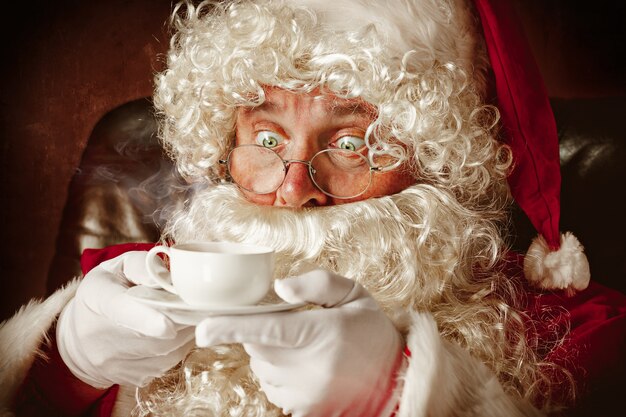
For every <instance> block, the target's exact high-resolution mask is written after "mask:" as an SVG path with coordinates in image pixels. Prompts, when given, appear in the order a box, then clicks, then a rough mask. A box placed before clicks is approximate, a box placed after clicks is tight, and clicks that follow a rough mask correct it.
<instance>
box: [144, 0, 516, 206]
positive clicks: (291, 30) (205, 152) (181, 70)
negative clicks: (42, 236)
mask: <svg viewBox="0 0 626 417" xmlns="http://www.w3.org/2000/svg"><path fill="white" fill-rule="evenodd" d="M470 7H471V5H470V4H469V3H468V2H467V1H465V0H454V1H453V0H443V1H442V0H398V1H374V0H351V1H308V0H289V1H287V0H285V1H280V0H278V1H265V0H261V1H254V2H251V1H239V0H236V1H232V2H223V3H215V2H203V3H201V4H199V5H198V6H197V7H196V6H192V5H190V4H185V7H183V6H180V8H179V9H178V10H177V11H176V13H175V14H174V18H173V26H174V28H175V30H176V33H175V34H174V36H173V37H172V41H171V50H170V52H169V55H168V69H167V70H166V71H165V72H163V73H161V74H160V75H158V77H157V80H156V81H157V89H156V94H155V97H154V100H155V105H156V108H157V109H158V112H159V115H160V116H161V121H162V123H161V136H162V138H163V142H164V144H165V147H166V149H167V150H168V151H169V152H170V154H171V155H172V157H173V158H174V159H175V160H176V162H177V166H178V169H179V170H180V172H181V173H182V174H183V175H185V176H186V177H188V178H190V179H191V180H192V181H198V180H202V179H203V178H204V179H208V180H209V181H216V180H217V179H218V178H220V177H222V175H223V173H222V172H220V168H219V165H218V164H217V161H218V159H220V158H221V157H223V156H224V155H225V154H226V153H227V151H228V150H229V148H230V147H232V146H233V141H234V124H235V112H236V109H237V108H238V107H240V106H257V105H259V104H261V103H262V102H263V101H264V98H265V92H264V88H265V87H268V86H273V87H279V88H283V89H287V90H291V91H304V92H311V91H314V90H316V89H320V90H321V91H328V92H332V93H334V94H336V95H337V96H340V97H346V98H350V97H361V98H362V99H364V100H365V101H367V102H369V103H371V104H373V105H374V106H376V108H377V113H378V114H377V118H376V120H375V121H374V123H373V124H372V125H371V126H370V129H369V130H368V132H367V137H366V142H367V145H368V147H369V149H370V157H371V158H372V157H373V156H375V155H377V154H380V153H383V154H386V155H390V156H392V157H394V158H396V161H397V162H398V163H400V162H409V163H411V165H412V166H413V167H414V169H415V170H416V175H417V176H418V177H419V178H421V179H423V180H424V181H429V182H434V183H437V184H440V185H442V186H445V187H449V188H451V189H453V191H454V192H455V194H456V196H457V198H461V199H476V198H480V197H481V196H484V193H485V191H487V190H488V189H489V188H490V186H492V185H493V183H494V178H493V176H494V175H495V176H496V177H497V178H503V177H504V176H505V175H506V170H507V168H508V164H509V162H510V157H509V155H508V153H506V152H503V151H502V150H503V149H504V148H503V147H501V145H500V144H499V143H498V142H496V141H494V140H493V138H492V136H491V129H492V127H493V126H494V124H495V123H496V121H497V117H498V116H497V110H496V109H495V108H494V107H491V106H486V105H482V103H483V99H482V96H483V95H484V92H485V89H486V87H485V86H486V82H485V73H486V69H487V65H488V60H487V57H486V53H485V50H484V46H483V42H482V40H481V39H482V38H480V37H479V36H478V35H477V34H478V33H479V31H478V30H477V25H478V23H477V22H476V20H475V18H474V15H473V14H472V13H468V10H469V9H470Z"/></svg>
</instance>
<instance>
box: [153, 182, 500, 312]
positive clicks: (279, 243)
mask: <svg viewBox="0 0 626 417" xmlns="http://www.w3.org/2000/svg"><path fill="white" fill-rule="evenodd" d="M482 215H483V217H479V216H478V215H477V213H475V212H472V211H470V210H467V209H465V208H464V207H462V206H461V205H460V204H458V203H457V202H456V200H454V199H453V198H452V197H451V196H449V195H448V194H446V193H445V192H443V191H441V190H440V189H437V188H435V187H432V186H429V185H424V184H418V185H415V186H412V187H410V188H408V189H406V190H405V191H403V192H401V193H398V194H395V195H391V196H386V197H381V198H375V199H369V200H365V201H360V202H355V203H350V204H343V205H336V206H328V207H315V208H298V209H292V208H276V207H271V206H259V205H256V204H253V203H251V202H249V201H247V200H245V198H244V197H243V196H242V195H241V194H240V193H239V191H238V189H237V188H236V187H235V186H233V185H217V186H212V187H210V188H207V189H204V190H200V191H197V192H196V194H195V195H194V196H193V197H192V198H191V200H190V203H189V204H188V206H187V207H185V208H184V209H183V210H182V211H180V212H179V213H178V214H177V215H176V216H174V218H173V220H172V221H170V223H169V224H168V225H167V228H166V230H165V232H166V235H167V236H168V237H170V238H173V240H174V241H176V242H179V243H181V242H185V241H198V240H201V241H210V240H225V241H232V242H245V243H251V244H258V245H263V246H270V247H272V248H274V249H275V250H276V253H277V263H276V265H277V271H276V275H277V277H284V276H290V275H295V274H298V272H301V271H302V270H306V269H310V267H311V265H315V266H317V267H322V268H327V269H330V270H333V271H335V272H337V273H339V274H341V275H343V276H346V277H348V278H351V279H354V280H356V281H358V282H360V283H361V284H362V285H364V286H365V287H366V288H367V289H368V290H369V291H370V292H371V293H372V294H373V295H374V296H375V297H376V298H377V299H378V301H379V302H380V303H381V304H382V305H383V306H389V307H391V306H394V307H408V306H412V307H414V308H419V307H421V308H423V307H424V305H425V304H426V305H428V304H430V302H431V301H432V299H433V298H434V297H437V296H439V295H440V294H441V292H442V291H443V288H442V287H445V286H450V285H454V283H455V281H456V280H457V278H458V277H459V276H464V275H465V274H467V273H470V272H469V269H470V268H471V265H470V264H469V263H468V262H467V260H466V259H465V257H467V256H472V257H473V258H474V259H473V262H476V261H482V262H485V261H486V262H487V263H489V262H495V258H496V257H497V256H496V253H497V252H498V248H499V247H500V245H499V240H497V239H499V238H496V236H498V233H497V230H496V229H495V226H494V225H493V224H492V222H489V221H484V213H482ZM479 219H480V220H479ZM472 242H478V243H479V244H480V245H482V246H485V245H486V246H487V248H486V249H485V248H482V250H478V251H477V252H478V253H472V250H471V248H472V247H474V246H476V243H472ZM468 248H469V250H468ZM490 249H491V251H490ZM477 256H478V257H482V258H480V259H477V258H476V257H477Z"/></svg>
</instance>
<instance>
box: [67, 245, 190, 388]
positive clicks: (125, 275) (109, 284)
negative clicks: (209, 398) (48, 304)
mask: <svg viewBox="0 0 626 417" xmlns="http://www.w3.org/2000/svg"><path fill="white" fill-rule="evenodd" d="M146 253H147V252H143V251H141V252H139V251H137V252H127V253H125V254H123V255H120V256H118V257H116V258H113V259H111V260H108V261H106V262H103V263H101V264H100V265H98V266H97V267H95V268H94V269H93V270H91V271H90V272H89V273H88V274H87V275H85V278H84V279H83V281H82V282H81V283H80V285H79V287H78V290H77V291H76V295H75V297H74V298H73V299H72V300H71V301H70V302H69V303H68V304H67V305H66V306H65V308H64V309H63V311H62V312H61V316H60V317H59V321H58V324H57V345H58V348H59V353H60V354H61V358H63V361H64V362H65V364H66V365H67V367H68V368H69V369H70V371H71V372H72V373H73V374H74V375H75V376H76V377H78V378H79V379H80V380H82V381H83V382H85V383H87V384H89V385H91V386H93V387H96V388H107V387H110V386H111V385H113V384H130V385H135V386H142V385H145V384H146V383H147V382H149V381H150V379H152V378H154V377H156V376H160V375H162V374H163V373H164V372H165V371H167V370H168V369H170V368H171V367H172V366H174V365H175V364H177V363H178V362H179V361H180V360H181V359H182V358H183V357H184V356H185V354H186V353H187V352H188V351H189V350H190V349H191V348H192V347H193V337H194V334H193V328H192V327H188V326H182V325H177V324H174V323H173V322H172V321H171V320H170V319H169V318H167V317H166V316H165V315H164V314H163V313H161V312H159V311H157V310H155V309H154V308H151V307H149V306H146V305H144V304H142V303H141V302H138V301H136V300H135V299H133V298H132V297H131V296H129V295H128V294H126V291H127V290H128V288H130V287H131V286H132V285H133V284H144V285H150V286H152V282H151V278H149V276H148V274H147V272H146V271H145V267H144V265H145V257H146Z"/></svg>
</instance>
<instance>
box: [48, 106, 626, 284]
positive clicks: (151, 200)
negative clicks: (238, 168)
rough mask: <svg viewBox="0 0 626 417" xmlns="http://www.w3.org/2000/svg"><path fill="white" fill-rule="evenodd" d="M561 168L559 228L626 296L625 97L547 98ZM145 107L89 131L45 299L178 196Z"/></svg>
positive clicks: (153, 233)
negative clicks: (87, 255)
mask: <svg viewBox="0 0 626 417" xmlns="http://www.w3.org/2000/svg"><path fill="white" fill-rule="evenodd" d="M552 107H553V110H554V113H555V117H556V121H557V127H558V132H559V139H560V149H561V167H562V176H563V181H562V195H561V230H564V231H572V232H574V234H576V235H577V236H578V238H579V239H580V241H581V242H582V243H583V244H584V245H585V248H586V252H587V255H588V257H589V261H590V264H591V273H592V278H593V279H594V280H596V281H599V282H601V283H603V284H605V285H607V286H610V287H613V288H616V289H619V290H621V291H622V292H625V293H626V242H625V239H624V237H625V236H626V216H625V215H624V213H626V204H625V203H624V197H623V195H622V194H623V193H624V189H625V187H624V182H625V181H626V134H625V133H624V129H623V127H622V125H621V124H622V122H623V121H624V119H625V118H626V100H625V99H623V98H609V99H575V100H574V99H572V100H557V99H554V100H552ZM155 133H156V123H155V120H154V115H153V110H152V105H151V102H150V101H149V100H148V99H141V100H137V101H133V102H130V103H127V104H125V105H123V106H120V107H118V108H117V109H114V110H113V111H111V112H110V113H109V114H107V115H106V116H105V117H104V118H103V119H102V120H101V121H100V122H99V123H98V124H97V125H96V127H95V129H94V131H93V133H92V135H91V138H90V139H89V142H88V144H87V147H86V149H85V152H84V154H83V156H82V160H81V163H80V166H79V168H78V169H77V170H76V173H75V174H74V177H73V179H72V182H71V184H70V188H69V193H68V199H67V203H66V206H65V209H64V212H63V218H62V221H61V226H60V230H59V234H58V237H57V242H56V252H55V256H54V258H53V261H52V264H51V267H50V271H49V276H48V284H47V288H48V292H52V291H53V290H55V289H56V288H58V287H59V286H60V285H61V284H63V283H64V282H66V281H67V280H69V279H70V278H71V277H73V276H76V275H79V274H80V264H79V258H80V254H81V252H82V251H83V249H85V248H88V247H91V248H97V247H104V246H107V245H112V244H116V243H122V242H142V241H144V242H154V241H156V240H157V239H158V237H159V230H160V227H161V226H162V219H164V218H166V216H167V213H163V209H164V207H168V205H170V204H171V203H172V202H175V203H180V202H182V201H183V199H184V189H183V188H182V187H178V186H177V185H179V184H181V180H180V178H179V177H177V175H176V174H175V173H174V171H173V169H172V164H171V162H170V161H169V160H168V159H167V158H166V157H165V156H164V155H163V152H162V150H161V148H160V146H159V144H158V140H157V138H156V136H155ZM512 219H513V222H512V228H511V230H512V233H511V237H512V241H513V242H512V246H513V248H514V249H516V250H519V251H522V252H523V251H525V250H526V248H528V245H529V244H530V241H531V239H532V238H533V237H534V236H535V235H536V232H535V231H534V229H533V227H532V225H531V224H530V222H529V221H528V219H527V218H526V217H525V216H524V215H523V214H522V213H521V211H520V210H519V209H516V210H514V212H513V216H512Z"/></svg>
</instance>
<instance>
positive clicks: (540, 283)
mask: <svg viewBox="0 0 626 417" xmlns="http://www.w3.org/2000/svg"><path fill="white" fill-rule="evenodd" d="M524 274H525V275H526V279H528V280H529V281H530V282H531V283H532V284H533V285H535V286H537V287H539V288H543V289H562V290H565V291H566V292H567V293H568V295H574V293H575V292H576V291H580V290H584V289H585V288H587V286H588V285H589V279H590V277H591V273H590V272H589V261H587V257H586V256H585V254H584V252H583V246H582V245H581V244H580V242H579V241H578V239H576V236H574V235H573V234H571V233H569V232H566V233H564V234H562V235H561V247H560V248H559V249H558V250H556V251H551V250H550V248H549V247H548V244H547V243H546V240H545V239H544V238H543V236H538V237H536V238H535V239H534V240H533V243H532V244H531V245H530V248H528V252H527V253H526V257H525V258H524Z"/></svg>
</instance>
